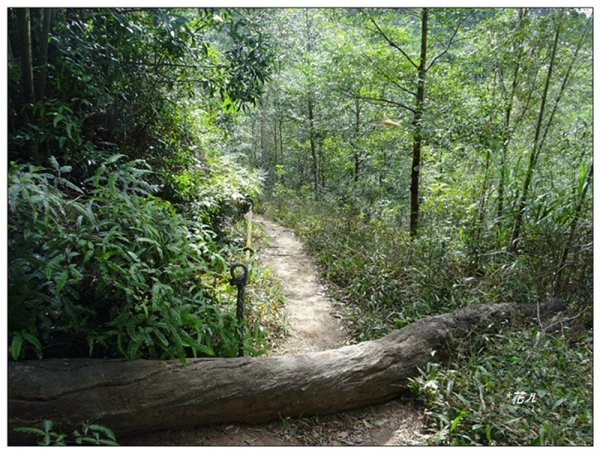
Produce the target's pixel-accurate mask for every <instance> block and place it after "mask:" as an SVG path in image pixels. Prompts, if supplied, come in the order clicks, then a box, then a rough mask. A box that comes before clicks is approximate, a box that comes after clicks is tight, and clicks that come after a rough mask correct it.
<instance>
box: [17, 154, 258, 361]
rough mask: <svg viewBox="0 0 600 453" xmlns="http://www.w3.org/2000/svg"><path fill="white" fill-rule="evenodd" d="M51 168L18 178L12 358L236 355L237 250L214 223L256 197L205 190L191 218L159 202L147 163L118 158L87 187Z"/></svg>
mask: <svg viewBox="0 0 600 453" xmlns="http://www.w3.org/2000/svg"><path fill="white" fill-rule="evenodd" d="M51 164H52V165H51V168H48V169H46V168H41V167H33V166H30V165H20V164H12V165H11V167H10V169H9V191H8V201H9V216H10V218H9V225H8V252H9V266H8V282H9V288H8V289H9V310H8V313H9V332H8V335H9V341H10V352H11V356H12V358H13V359H15V360H16V359H19V358H31V357H35V356H38V357H42V356H44V357H52V356H61V357H73V356H92V357H126V358H128V359H138V358H158V359H170V358H179V359H180V360H181V361H182V362H185V359H186V357H196V356H234V355H236V353H237V343H238V338H237V320H236V318H235V308H234V307H235V301H234V299H235V294H234V291H233V289H232V288H231V286H230V285H229V275H228V262H229V260H230V257H231V254H232V253H233V251H234V250H235V247H233V246H231V245H230V243H229V242H228V241H227V240H226V239H227V238H224V233H223V232H222V231H219V234H218V233H217V232H216V231H215V229H216V227H215V225H216V223H215V220H214V219H215V218H217V217H219V215H220V216H221V219H220V220H219V223H222V218H223V217H224V215H225V214H221V213H224V212H225V213H226V209H231V208H230V207H229V206H231V205H232V203H231V202H230V201H231V198H237V199H244V197H246V196H248V195H253V194H252V193H246V192H244V190H242V189H244V188H243V187H238V189H239V191H238V192H235V193H233V188H230V192H231V193H228V194H227V196H222V194H221V195H220V196H221V198H219V199H217V198H215V197H211V196H210V193H208V192H207V189H204V191H203V192H202V193H199V194H197V195H196V196H195V198H194V202H195V204H196V207H195V210H194V215H191V214H190V208H189V207H186V206H177V205H173V204H171V203H170V202H169V201H166V200H164V199H162V198H159V197H157V196H155V193H156V192H157V187H155V186H152V185H151V184H150V183H149V182H148V180H149V175H150V173H151V172H150V169H149V167H148V165H147V164H146V163H145V162H143V161H125V160H124V156H121V155H115V156H112V157H111V158H109V159H107V160H106V161H105V162H104V163H102V164H101V165H100V166H99V167H98V168H97V170H96V171H95V173H94V175H93V176H92V177H91V178H89V179H88V180H86V181H85V182H84V183H82V184H79V185H76V184H74V183H72V182H70V180H69V178H68V176H69V172H70V167H68V166H61V165H60V164H59V163H58V162H57V161H56V160H55V159H52V160H51ZM220 171H221V174H223V173H225V171H224V169H221V170H220ZM231 173H234V171H233V170H232V171H231ZM201 187H204V186H201ZM225 204H227V206H222V205H225ZM250 327H251V328H246V332H247V335H246V338H245V339H244V341H245V343H246V348H247V350H249V351H260V350H261V349H262V347H261V346H260V344H261V342H263V337H264V335H263V334H262V333H261V331H260V329H259V328H254V327H253V326H250Z"/></svg>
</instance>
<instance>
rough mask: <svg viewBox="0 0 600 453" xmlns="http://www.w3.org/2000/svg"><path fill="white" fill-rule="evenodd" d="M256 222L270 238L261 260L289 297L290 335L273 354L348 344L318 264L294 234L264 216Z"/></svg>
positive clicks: (287, 308) (256, 217)
mask: <svg viewBox="0 0 600 453" xmlns="http://www.w3.org/2000/svg"><path fill="white" fill-rule="evenodd" d="M254 220H255V222H256V223H257V224H258V225H259V226H260V227H261V228H262V229H263V231H264V232H265V234H266V236H267V238H268V239H267V241H268V243H267V245H266V246H264V248H262V249H261V250H260V252H259V253H258V260H259V262H260V264H262V265H263V266H266V267H268V268H270V269H271V270H272V271H273V275H274V276H275V277H276V278H277V280H279V281H280V282H281V288H282V292H283V294H284V295H285V296H286V298H287V301H286V304H285V311H286V320H287V331H288V332H287V336H286V338H285V340H284V341H283V342H282V343H280V344H278V345H277V346H276V347H275V348H274V350H273V351H271V352H270V355H284V354H289V355H294V354H300V353H303V352H313V351H323V350H325V349H332V348H337V347H339V346H342V345H344V344H346V343H347V340H348V338H347V335H346V333H345V331H344V328H343V326H342V324H341V323H340V321H339V320H338V316H337V315H336V313H335V311H334V308H333V306H332V304H331V302H330V301H329V300H328V299H327V298H326V296H325V288H324V287H323V285H322V284H320V283H319V276H318V273H317V269H316V267H315V264H314V262H313V260H312V259H311V257H310V256H309V255H308V254H307V253H306V251H305V250H304V247H303V245H302V243H301V242H300V241H299V240H298V239H297V238H296V236H295V235H294V232H293V231H292V230H290V229H289V228H285V227H283V226H281V225H278V224H276V223H274V222H271V221H269V220H267V219H265V218H264V217H261V216H255V218H254Z"/></svg>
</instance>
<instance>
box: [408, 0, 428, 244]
mask: <svg viewBox="0 0 600 453" xmlns="http://www.w3.org/2000/svg"><path fill="white" fill-rule="evenodd" d="M428 15H429V10H428V9H427V8H423V11H422V12H421V59H420V61H419V69H418V81H417V96H416V102H415V115H414V120H413V127H414V129H413V155H412V165H411V174H410V235H411V237H413V238H414V237H416V236H417V229H418V226H419V172H420V166H421V146H422V143H423V104H424V100H425V75H426V73H427V18H428Z"/></svg>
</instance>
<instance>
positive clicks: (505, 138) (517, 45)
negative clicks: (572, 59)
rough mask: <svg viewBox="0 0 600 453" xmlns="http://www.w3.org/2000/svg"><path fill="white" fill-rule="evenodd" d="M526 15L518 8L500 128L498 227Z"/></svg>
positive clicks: (500, 222) (502, 210) (502, 212)
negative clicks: (512, 67) (508, 86)
mask: <svg viewBox="0 0 600 453" xmlns="http://www.w3.org/2000/svg"><path fill="white" fill-rule="evenodd" d="M526 15H527V8H521V9H519V25H518V27H517V30H518V33H516V35H517V37H518V39H517V41H514V42H513V49H512V50H513V52H514V53H515V54H516V58H517V60H516V62H515V67H514V69H513V78H512V83H511V88H510V94H509V96H508V99H506V108H505V110H504V127H503V129H502V148H501V151H500V162H499V165H500V175H499V181H498V210H497V224H498V226H499V227H500V226H501V224H502V217H503V216H504V184H505V180H506V158H507V154H508V146H509V144H510V140H511V137H512V131H511V127H510V125H511V114H512V110H513V106H514V99H515V95H516V93H517V87H518V86H519V71H520V70H521V60H522V59H523V54H524V52H523V34H524V33H523V29H524V26H525V25H524V23H525V17H526Z"/></svg>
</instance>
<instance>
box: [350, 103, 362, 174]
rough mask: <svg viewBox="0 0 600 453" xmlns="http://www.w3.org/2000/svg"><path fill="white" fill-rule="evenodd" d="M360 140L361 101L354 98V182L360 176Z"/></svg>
mask: <svg viewBox="0 0 600 453" xmlns="http://www.w3.org/2000/svg"><path fill="white" fill-rule="evenodd" d="M359 138H360V99H359V98H357V97H356V98H354V152H353V155H352V157H353V160H354V173H353V175H352V181H353V182H354V183H357V182H358V176H359V174H360V153H359V151H358V140H359Z"/></svg>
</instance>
